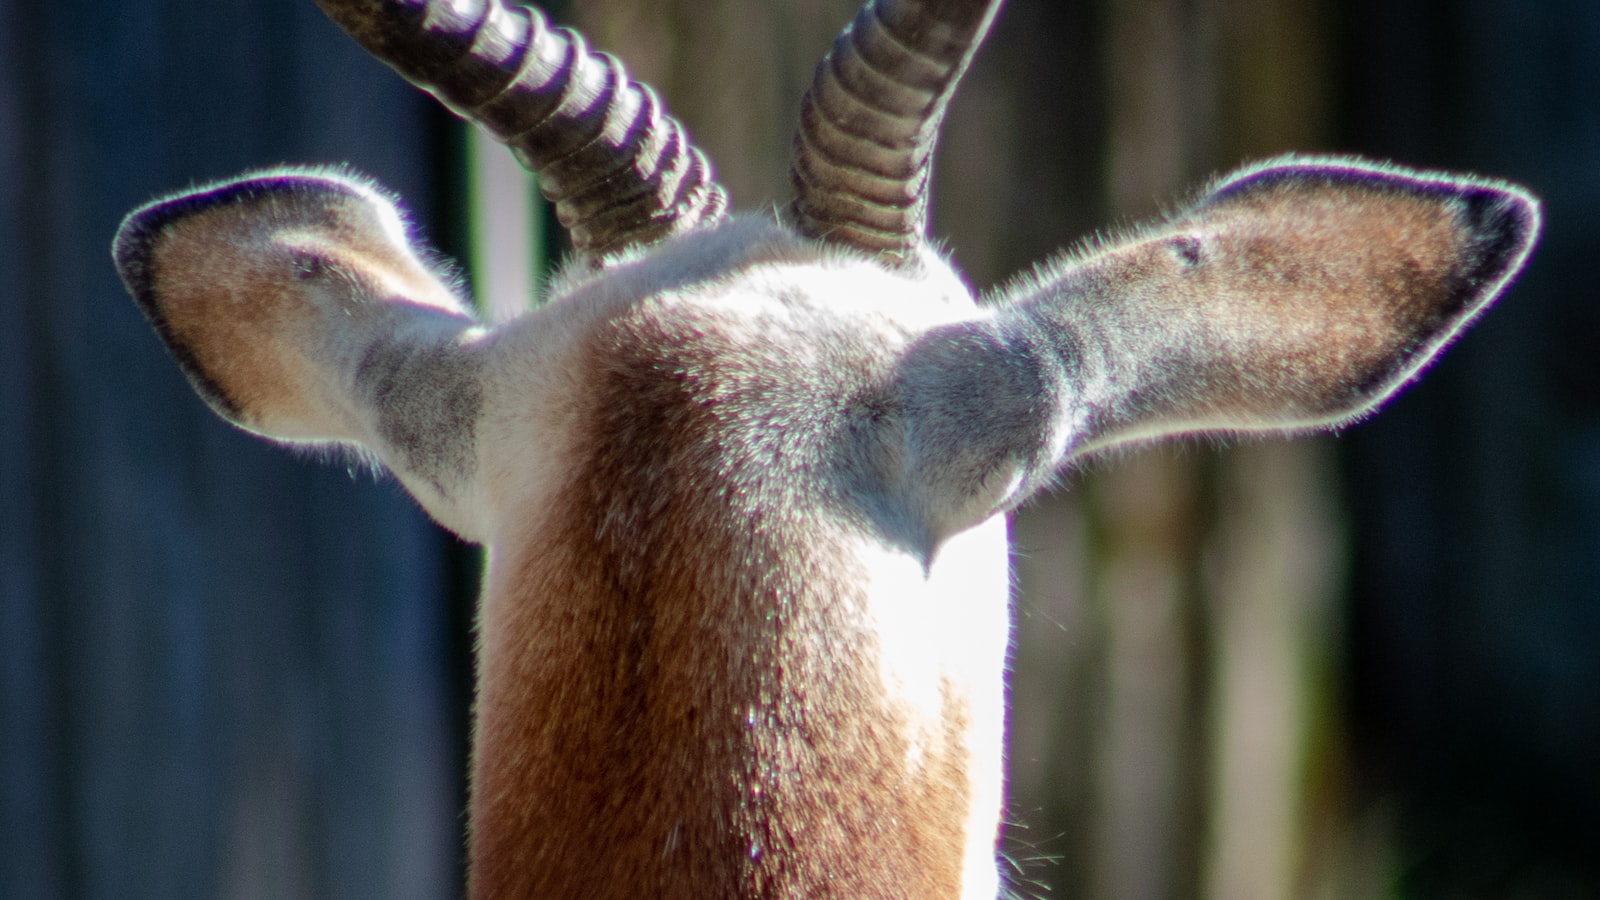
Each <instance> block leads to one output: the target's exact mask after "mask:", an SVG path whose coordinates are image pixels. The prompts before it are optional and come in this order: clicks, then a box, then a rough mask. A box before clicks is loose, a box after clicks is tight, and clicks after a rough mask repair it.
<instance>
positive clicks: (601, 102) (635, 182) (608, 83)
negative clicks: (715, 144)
mask: <svg viewBox="0 0 1600 900" xmlns="http://www.w3.org/2000/svg"><path fill="white" fill-rule="evenodd" d="M317 5H318V6H320V7H321V8H322V10H323V12H325V13H327V14H328V17H329V18H331V19H333V21H334V22H336V23H338V25H339V27H341V28H343V29H344V30H345V32H347V33H348V34H349V35H350V36H351V37H353V38H355V39H356V41H357V42H359V43H360V44H361V45H362V46H363V47H365V48H366V49H367V51H368V52H369V53H371V54H372V55H373V56H375V57H377V58H378V59H380V60H382V61H383V62H385V63H387V64H388V65H389V66H390V67H391V68H393V69H394V70H395V71H397V72H399V73H400V74H401V75H403V76H404V77H405V78H406V79H407V80H409V81H411V82H412V83H413V84H416V85H417V86H418V87H421V88H423V89H425V90H427V91H428V92H429V93H431V94H433V95H434V96H435V97H437V98H439V100H440V101H441V102H443V103H444V104H445V105H446V106H448V107H449V108H450V109H451V110H453V111H454V112H455V113H457V114H458V115H460V116H461V117H462V118H465V119H467V120H468V121H471V122H475V123H477V124H478V125H481V126H483V127H484V128H485V129H486V130H488V132H489V133H490V134H492V135H493V136H494V137H495V138H496V139H497V140H499V141H500V142H501V143H504V144H506V145H507V146H508V147H510V148H511V151H512V153H514V154H515V155H516V157H517V159H518V160H519V161H520V162H521V163H522V164H523V165H524V166H526V167H527V168H529V169H531V170H533V171H535V172H537V173H539V187H540V190H541V191H543V193H544V195H545V197H546V198H548V199H549V200H550V202H551V203H553V204H554V205H555V208H556V216H557V218H558V219H560V221H561V224H562V225H563V226H565V227H566V228H567V230H568V231H569V232H570V233H571V235H572V243H573V247H574V248H575V249H576V250H577V251H578V252H579V253H580V254H583V255H585V256H587V257H589V258H590V259H591V260H594V261H599V260H601V259H603V258H604V257H606V256H609V255H611V254H613V253H616V252H617V251H619V250H623V249H625V248H627V247H629V246H632V245H635V244H647V243H650V242H652V241H656V240H659V239H661V238H663V237H666V236H668V235H672V234H677V233H680V232H684V231H688V230H691V229H693V228H695V227H697V226H698V225H700V224H702V223H705V222H709V221H714V220H716V219H718V218H721V216H722V215H723V212H724V210H725V209H726V208H727V194H726V192H725V191H724V190H723V189H722V187H721V186H720V185H718V184H717V183H716V182H715V181H713V180H712V174H711V166H710V164H709V163H708V162H707V161H706V158H705V156H704V155H703V154H702V153H701V152H700V151H699V150H698V149H697V148H695V147H694V146H693V145H692V144H690V143H689V139H688V136H687V135H686V134H685V133H684V129H683V126H682V125H680V124H679V123H678V122H677V121H676V120H675V119H673V118H672V117H670V116H669V115H667V114H666V112H665V110H663V109H662V106H661V102H660V101H659V100H658V99H657V97H656V95H655V92H654V91H652V90H651V89H650V88H649V87H648V86H646V85H643V84H640V83H638V82H636V81H633V80H632V79H630V78H629V77H628V75H627V73H626V72H624V71H623V68H622V65H621V64H620V63H618V62H617V61H616V59H614V58H613V57H611V56H609V55H607V54H604V53H595V52H591V51H590V50H589V48H588V46H587V45H586V44H585V42H584V40H583V38H582V37H581V36H580V35H578V34H577V33H575V32H573V31H570V30H568V29H565V28H551V27H550V25H549V23H548V22H547V21H546V20H545V18H544V16H543V15H542V14H540V13H539V12H538V11H536V10H532V9H528V8H525V7H520V6H511V7H508V6H506V5H505V4H503V3H502V2H501V0H317Z"/></svg>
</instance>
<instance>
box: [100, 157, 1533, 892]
mask: <svg viewBox="0 0 1600 900" xmlns="http://www.w3.org/2000/svg"><path fill="white" fill-rule="evenodd" d="M401 221H402V218H401V217H400V216H399V214H398V213H397V212H396V211H395V210H394V209H393V208H392V207H391V205H390V203H389V201H388V200H387V199H386V198H385V197H384V196H383V195H382V194H381V193H380V192H377V191H374V190H372V189H371V188H370V187H368V186H367V185H365V184H363V183H361V182H359V181H355V180H352V179H350V178H348V177H346V176H344V175H341V174H336V173H335V174H330V173H327V172H305V173H298V172H294V171H279V172H273V173H267V174H264V175H261V176H256V177H251V178H246V179H241V180H240V181H237V182H232V183H226V184H221V185H213V186H208V187H206V188H204V189H202V190H200V191H197V192H195V193H191V194H186V195H182V196H179V197H175V198H168V199H164V200H162V201H158V202H157V203H155V204H152V205H150V206H147V207H145V208H143V209H141V210H137V211H135V212H134V213H133V214H132V215H130V217H129V218H128V220H127V221H126V222H125V223H124V225H123V229H122V231H121V232H120V233H119V235H118V238H117V243H116V247H115V254H116V258H117V262H118V265H119V267H120V269H121V271H122V274H123V277H124V279H125V281H126V283H127V285H128V287H129V289H130V291H131V292H132V293H133V294H134V296H135V297H136V298H137V299H138V301H139V303H140V305H141V307H142V308H143V309H144V310H145V312H146V313H147V314H148V315H149V316H150V318H151V320H152V322H153V323H154V325H155V327H156V329H157V331H158V332H159V333H160V334H161V336H162V337H163V338H164V339H165V340H166V341H167V343H168V345H169V347H170V348H171V350H172V352H173V354H174V355H175V356H176V357H177V359H178V360H179V362H180V364H182V365H183V367H184V370H185V372H186V373H187V374H188V375H189V377H190V379H191V381H192V382H193V383H194V384H195V386H196V388H197V389H198V390H199V392H200V393H201V394H202V396H204V397H205V398H206V399H207V401H208V402H210V403H211V405H212V406H213V407H214V408H216V409H217V410H218V411H219V412H220V413H222V414H223V415H225V416H227V417H228V418H230V419H231V420H232V421H234V422H237V423H239V424H240V425H242V426H245V427H248V428H250V429H252V430H254V431H257V432H259V433H263V434H267V435H270V436H275V437H277V438H280V439H284V440H293V441H306V440H310V441H340V442H349V443H353V444H359V445H361V446H363V447H365V448H366V449H367V450H368V451H370V452H372V453H375V454H376V455H377V456H378V457H379V458H380V459H382V460H383V462H384V463H385V464H386V465H387V466H388V467H390V468H391V469H392V470H393V471H394V472H395V473H396V475H397V476H398V477H399V478H400V480H401V481H402V482H403V483H404V484H405V485H406V486H407V488H408V489H409V490H410V491H411V492H412V493H413V494H414V495H415V496H416V497H417V499H418V500H419V502H421V503H422V505H423V506H424V507H425V508H427V509H428V511H429V512H430V513H431V514H432V515H434V517H435V518H437V519H438V520H439V521H440V522H442V523H444V524H445V525H447V526H448V527H450V528H452V529H454V530H455V531H457V532H458V533H459V534H461V535H462V536H463V537H466V538H469V539H471V540H474V541H480V542H483V543H486V544H487V545H488V547H489V560H490V562H489V571H488V575H487V578H486V589H485V593H484V597H483V601H482V607H481V609H480V612H479V634H480V647H479V657H478V675H479V689H478V696H477V709H476V720H475V735H474V748H475V749H474V760H473V764H472V779H473V781H472V807H471V811H470V827H471V875H470V878H471V891H472V895H473V896H475V897H569V896H583V897H611V896H616V897H635V896H675V897H706V896H743V897H779V896H782V897H788V896H812V895H829V894H831V895H835V896H841V897H871V896H881V897H919V898H920V897H957V896H959V897H970V898H977V897H990V896H993V895H994V894H995V893H996V892H997V890H998V889H999V877H998V874H997V872H996V866H995V860H994V853H995V842H996V836H997V829H998V821H999V814H1000V809H1001V805H1002V801H1003V796H1002V794H1003V790H1002V785H1003V776H1002V749H1001V747H1002V734H1003V730H1004V715H1005V712H1004V688H1003V668H1004V659H1005V652H1006V646H1007V636H1008V630H1009V627H1010V626H1009V617H1008V612H1007V602H1008V601H1007V594H1008V584H1007V550H1006V540H1005V538H1006V535H1005V528H1006V526H1005V519H1004V512H1005V511H1007V510H1009V509H1011V508H1013V507H1015V506H1016V505H1017V504H1019V503H1022V502H1024V501H1025V500H1026V499H1027V498H1028V497H1029V496H1031V495H1032V494H1033V493H1034V492H1036V491H1037V490H1039V489H1040V488H1041V487H1042V486H1043V485H1044V484H1046V483H1047V482H1049V481H1050V480H1051V479H1052V478H1054V477H1056V476H1057V475H1058V474H1059V473H1060V472H1061V471H1062V470H1063V469H1064V468H1065V467H1067V466H1069V465H1070V464H1071V463H1072V461H1073V460H1075V459H1078V458H1080V457H1082V456H1083V455H1084V454H1087V453H1092V452H1096V451H1099V450H1103V449H1105V448H1107V447H1111V446H1115V445H1118V444H1121V443H1127V442H1133V441H1145V440H1151V439H1155V438H1158V437H1161V436H1165V435H1172V434H1181V433H1190V432H1195V431H1231V430H1296V429H1303V428H1308V427H1319V426H1329V425H1334V424H1338V423H1341V422H1344V421H1347V420H1348V419H1350V418H1351V417H1354V416H1359V415H1362V414H1364V413H1366V412H1367V411H1369V410H1371V409H1372V408H1373V407H1374V406H1375V405H1376V404H1378V403H1380V402H1381V401H1382V400H1383V399H1384V398H1385V397H1387V396H1388V395H1389V394H1390V393H1392V392H1393V391H1394V390H1395V389H1396V388H1397V387H1398V386H1400V385H1401V384H1402V383H1404V382H1405V381H1406V380H1407V379H1409V378H1411V377H1412V376H1413V375H1415V374H1416V372H1418V371H1419V370H1420V369H1421V368H1422V367H1423V366H1424V365H1426V364H1427V362H1428V361H1429V360H1430V359H1431V358H1432V356H1433V355H1434V354H1435V353H1436V352H1437V351H1438V350H1439V349H1440V348H1441V347H1443V346H1444V345H1445V344H1446V343H1447V342H1448V341H1449V340H1450V339H1451V338H1452V337H1453V336H1454V335H1455V334H1457V333H1458V332H1459V330H1460V329H1461V328H1462V327H1463V326H1464V324H1465V323H1467V322H1468V321H1470V320H1471V319H1472V318H1474V317H1475V316H1477V315H1478V314H1479V312H1481V310H1482V309H1483V308H1484V306H1485V305H1486V304H1488V303H1489V302H1491V301H1492V300H1493V299H1494V297H1495V296H1496V295H1497V294H1498V293H1499V292H1500V291H1501V290H1502V289H1503V288H1504V287H1505V285H1506V284H1507V283H1508V281H1509V279H1510V278H1511V277H1512V276H1513V275H1514V274H1515V272H1516V270H1517V269H1518V268H1519V267H1520V266H1521V265H1522V262H1523V260H1524V259H1525V258H1526V255H1527V253H1528V251H1529V248H1530V247H1531V246H1532V243H1533V240H1534V237H1535V235H1536V233H1537V230H1538V210H1537V205H1536V204H1535V202H1534V201H1533V200H1532V198H1530V197H1528V196H1527V195H1526V194H1525V193H1523V192H1521V191H1520V190H1518V189H1516V188H1512V187H1509V186H1506V185H1502V184H1498V183H1492V182H1485V181H1481V180H1474V179H1459V178H1453V177H1448V176H1441V175H1431V174H1420V173H1415V172H1410V171H1406V170H1402V169H1397V168H1393V167H1379V166H1372V165H1369V164H1364V163H1359V162H1354V161H1350V160H1317V159H1308V160H1289V161H1280V162H1278V163H1275V164H1272V165H1269V166H1262V167H1256V168H1252V169H1249V170H1246V171H1245V172H1243V173H1240V174H1238V175H1235V176H1232V177H1230V178H1228V179H1225V180H1223V181H1221V182H1219V183H1218V184H1217V185H1216V186H1215V187H1214V188H1213V189H1212V190H1211V191H1210V192H1209V193H1207V194H1205V195H1204V196H1202V197H1201V198H1200V199H1199V200H1198V201H1197V202H1196V203H1195V204H1193V205H1192V206H1191V207H1189V208H1188V209H1186V210H1184V211H1182V212H1179V213H1177V214H1175V215H1173V216H1171V217H1169V218H1168V219H1167V220H1166V221H1165V222H1163V223H1160V224H1157V225H1154V226H1151V227H1150V228H1147V229H1142V230H1138V231H1135V232H1133V233H1132V234H1131V235H1129V236H1128V237H1127V238H1126V239H1125V240H1119V241H1115V242H1109V243H1105V244H1103V245H1101V246H1098V247H1095V248H1094V249H1092V250H1090V251H1088V252H1085V253H1082V254H1079V255H1077V256H1069V257H1063V258H1062V259H1059V260H1056V261H1054V262H1052V263H1050V264H1048V265H1045V266H1043V267H1041V268H1039V269H1038V270H1037V271H1036V272H1035V273H1034V275H1033V276H1031V277H1029V278H1026V279H1024V280H1022V281H1020V282H1018V283H1017V284H1016V285H1014V286H1013V287H1012V288H1010V289H1009V290H1008V291H1005V292H1003V293H1002V294H1001V295H1000V296H998V297H996V298H995V299H994V301H993V302H992V303H990V304H987V305H983V306H980V305H978V304H977V303H976V302H975V301H974V300H973V294H972V292H971V291H970V289H969V288H968V287H967V286H965V285H964V284H963V283H962V282H961V280H960V279H959V278H958V277H957V276H956V275H955V274H954V273H953V272H952V271H951V270H950V268H949V266H948V265H946V264H945V263H944V262H943V261H942V260H941V259H939V258H938V257H937V255H935V254H933V253H932V252H930V251H927V250H926V249H925V248H924V249H923V250H922V251H921V255H920V256H919V257H918V258H917V259H916V260H915V264H913V265H910V266H899V265H895V266H890V265H886V264H885V263H884V262H882V261H879V260H876V259H873V258H869V257H867V256H865V255H863V254H860V253H857V252H854V251H850V250H843V249H839V248H837V247H835V246H832V245H828V244H824V243H821V242H818V241H814V240H811V239H807V238H803V237H800V236H799V235H797V234H795V233H793V232H792V231H791V230H789V228H788V227H787V226H785V225H784V224H782V223H779V222H775V221H772V220H771V219H769V218H742V219H740V218H736V219H733V220H729V221H724V222H722V223H720V224H716V225H714V226H708V227H704V228H701V229H699V230H696V231H692V232H690V233H687V234H683V235H679V236H676V237H674V238H671V239H669V240H667V241H665V242H663V243H661V244H659V245H657V246H654V247H651V248H648V249H641V250H638V251H636V252H634V253H632V254H630V255H629V256H627V257H626V258H617V259H613V260H610V261H609V265H607V266H606V267H604V269H603V270H600V271H596V270H592V269H589V268H578V269H574V270H573V271H571V272H569V273H568V274H566V275H565V276H563V277H562V278H561V279H559V280H558V282H557V284H556V286H555V288H554V294H555V296H554V299H553V300H552V301H551V302H550V303H549V304H548V305H547V306H546V307H544V308H542V309H540V310H538V311H536V312H533V313H530V314H528V315H526V316H524V317H523V318H521V319H519V320H516V321H514V322H511V323H508V324H506V325H503V326H499V327H497V328H494V329H488V328H486V327H484V326H483V325H481V324H479V323H478V322H477V320H476V319H475V318H474V317H473V316H472V315H471V314H470V313H469V312H468V311H467V305H466V304H465V302H464V301H462V300H461V299H459V298H458V297H457V296H456V295H455V293H454V292H453V290H452V286H451V285H450V284H449V283H448V281H447V280H442V279H440V278H437V277H435V275H434V274H433V273H432V271H431V270H430V268H429V267H428V266H427V265H426V264H425V263H424V262H423V260H426V259H428V258H429V254H427V253H426V252H425V251H422V250H419V249H418V248H417V247H415V246H413V242H412V240H411V238H409V237H408V236H407V235H406V233H405V229H404V228H403V227H401V225H400V223H401Z"/></svg>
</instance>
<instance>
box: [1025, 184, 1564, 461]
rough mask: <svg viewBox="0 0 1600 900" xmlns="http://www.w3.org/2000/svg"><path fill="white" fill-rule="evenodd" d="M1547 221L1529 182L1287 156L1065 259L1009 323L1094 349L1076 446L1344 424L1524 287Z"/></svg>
mask: <svg viewBox="0 0 1600 900" xmlns="http://www.w3.org/2000/svg"><path fill="white" fill-rule="evenodd" d="M1538 231H1539V207H1538V203H1537V201H1536V200H1534V199H1533V197H1531V196H1530V195H1528V194H1527V193H1526V192H1524V191H1522V190H1520V189H1518V188H1516V187H1512V186H1510V185H1506V184H1500V183H1496V182H1488V181H1480V180H1475V179H1466V178H1455V177H1450V176H1442V175H1430V174H1422V173H1417V172H1410V171H1406V170H1402V169H1398V168H1391V167H1379V166H1373V165H1370V164H1362V163H1356V162H1350V161H1344V160H1303V161H1297V160H1291V161H1279V162H1277V163H1269V164H1265V165H1263V166H1259V167H1255V168H1250V169H1246V170H1244V171H1242V172H1240V173H1237V174H1235V175H1233V176H1231V177H1229V178H1227V179H1225V180H1223V181H1222V182H1220V183H1219V184H1218V185H1216V186H1215V187H1214V188H1213V189H1212V190H1211V191H1210V192H1209V193H1208V194H1206V195H1205V196H1204V197H1203V198H1202V199H1201V200H1200V201H1199V202H1198V203H1196V204H1195V205H1194V206H1192V207H1191V208H1189V209H1188V210H1187V211H1185V212H1183V213H1181V214H1179V215H1177V216H1175V217H1173V218H1172V219H1170V220H1169V221H1168V222H1166V223H1164V224H1162V225H1160V226H1158V227H1155V228H1152V229H1149V230H1147V231H1145V232H1143V233H1141V234H1139V235H1138V236H1136V237H1135V238H1133V239H1132V240H1129V241H1126V242H1123V243H1117V244H1112V245H1110V246H1107V247H1104V248H1103V249H1101V250H1099V251H1098V252H1095V253H1092V254H1090V255H1088V256H1086V257H1083V258H1081V259H1076V260H1068V261H1065V262H1059V263H1056V264H1054V265H1052V266H1049V267H1046V268H1045V269H1044V273H1043V275H1042V277H1041V278H1040V279H1039V280H1038V281H1036V282H1035V283H1034V284H1033V286H1032V287H1031V288H1026V289H1024V290H1022V291H1019V292H1017V293H1018V294H1019V296H1018V297H1017V300H1016V305H1015V306H1013V307H1012V308H1011V309H1010V310H1007V311H1006V312H1005V313H1002V320H1003V321H1002V327H1006V325H1007V324H1009V325H1010V326H1011V328H1021V329H1023V330H1030V331H1035V333H1038V332H1039V331H1041V330H1042V331H1044V332H1054V333H1055V334H1057V335H1071V336H1072V338H1071V340H1072V342H1073V343H1075V344H1076V345H1077V346H1076V347H1074V348H1072V349H1073V351H1074V352H1073V353H1072V354H1069V355H1072V356H1075V357H1076V359H1075V360H1074V362H1073V365H1072V366H1071V368H1072V369H1074V370H1075V371H1074V373H1073V377H1071V378H1070V381H1072V382H1075V384H1073V388H1075V389H1076V390H1075V391H1072V392H1073V393H1076V394H1077V395H1078V397H1077V400H1078V403H1079V404H1081V405H1079V406H1078V408H1077V410H1076V414H1075V415H1072V416H1071V417H1070V418H1071V419H1072V420H1073V425H1072V426H1071V428H1070V431H1071V433H1070V434H1068V435H1063V437H1064V438H1065V440H1066V441H1067V454H1068V455H1069V456H1073V455H1079V454H1082V453H1087V452H1091V451H1094V450H1096V449H1099V448H1103V447H1106V446H1108V445H1113V444H1117V443H1122V442H1126V441H1134V440H1145V439H1152V438H1158V437H1161V436H1164V435H1171V434H1180V433H1187V432H1200V431H1219V430H1220V431H1251V430H1299V429H1307V428H1315V427H1319V426H1330V425H1336V424H1339V423H1341V422H1345V421H1349V420H1351V419H1354V418H1357V417H1359V416H1361V415H1363V414H1364V413H1366V412H1369V411H1370V410H1372V409H1373V408H1375V407H1376V406H1377V405H1378V404H1379V403H1381V402H1382V401H1383V400H1384V399H1385V398H1386V397H1388V396H1389V395H1390V394H1392V393H1393V392H1394V391H1395V390H1396V389H1397V388H1398V387H1400V385H1402V384H1404V383H1405V382H1406V381H1407V380H1408V379H1410V378H1411V377H1413V376H1414V375H1416V373H1417V372H1418V371H1419V370H1421V369H1422V368H1423V367H1424V366H1426V365H1427V364H1428V362H1429V361H1430V360H1431V359H1432V358H1433V357H1434V355H1435V354H1437V353H1438V352H1439V350H1440V349H1441V348H1442V347H1443V346H1444V345H1445V344H1447V343H1448V342H1449V341H1450V340H1451V338H1453V337H1454V336H1455V335H1456V334H1457V333H1458V332H1460V330H1461V329H1462V328H1463V327H1464V326H1465V325H1466V324H1467V323H1468V322H1470V321H1472V319H1473V318H1475V317H1476V316H1477V315H1478V314H1479V313H1480V312H1482V310H1483V309H1484V308H1485V307H1486V306H1488V304H1489V303H1490V302H1492V301H1493V300H1494V298H1495V297H1496V296H1498V295H1499V294H1500V292H1501V291H1502V290H1503V289H1504V288H1505V286H1506V284H1507V283H1508V282H1509V281H1510V279H1511V278H1512V277H1513V276H1514V275H1515V274H1516V272H1517V270H1518V269H1519V268H1520V267H1521V265H1522V263H1523V261H1524V259H1525V258H1526V256H1527V254H1528V252H1529V251H1530V249H1531V248H1532V246H1533V243H1534V240H1535V238H1536V237H1537V234H1538ZM1005 320H1010V321H1009V323H1007V322H1005ZM1054 342H1055V343H1059V342H1060V339H1059V338H1057V339H1056V340H1055V341H1054Z"/></svg>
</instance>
